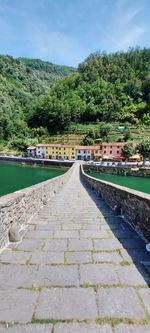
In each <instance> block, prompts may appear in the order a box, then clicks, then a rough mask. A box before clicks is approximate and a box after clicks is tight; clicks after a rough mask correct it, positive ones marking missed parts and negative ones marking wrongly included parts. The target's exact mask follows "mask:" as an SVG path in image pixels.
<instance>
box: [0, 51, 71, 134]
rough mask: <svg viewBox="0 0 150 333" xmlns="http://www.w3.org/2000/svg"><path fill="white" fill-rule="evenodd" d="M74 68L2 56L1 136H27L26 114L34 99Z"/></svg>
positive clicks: (0, 87)
mask: <svg viewBox="0 0 150 333" xmlns="http://www.w3.org/2000/svg"><path fill="white" fill-rule="evenodd" d="M74 71H75V69H74V68H72V67H67V66H59V65H54V64H52V63H49V62H44V61H41V60H38V59H26V58H19V59H14V58H13V57H11V56H2V55H1V56H0V138H1V139H5V140H8V139H9V138H10V137H12V136H13V135H17V136H19V135H21V134H23V135H26V133H27V132H28V131H27V123H26V117H27V115H28V112H29V110H30V109H31V102H33V101H34V100H35V99H36V98H37V97H38V96H40V95H43V94H45V93H46V92H47V91H48V90H49V89H50V87H51V86H52V85H53V84H54V83H56V82H57V81H58V79H60V78H62V77H63V76H65V75H69V74H70V73H73V72H74Z"/></svg>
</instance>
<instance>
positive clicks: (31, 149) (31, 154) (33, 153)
mask: <svg viewBox="0 0 150 333" xmlns="http://www.w3.org/2000/svg"><path fill="white" fill-rule="evenodd" d="M27 156H28V157H36V147H34V146H31V147H28V148H27Z"/></svg>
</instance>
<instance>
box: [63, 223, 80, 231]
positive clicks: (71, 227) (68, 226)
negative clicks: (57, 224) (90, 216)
mask: <svg viewBox="0 0 150 333" xmlns="http://www.w3.org/2000/svg"><path fill="white" fill-rule="evenodd" d="M81 228H82V224H75V223H68V224H67V223H65V224H62V229H63V230H80V229H81Z"/></svg>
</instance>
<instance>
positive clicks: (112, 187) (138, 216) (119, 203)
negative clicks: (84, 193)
mask: <svg viewBox="0 0 150 333" xmlns="http://www.w3.org/2000/svg"><path fill="white" fill-rule="evenodd" d="M81 177H82V180H83V181H84V182H85V183H86V184H87V185H89V186H90V187H91V188H92V189H93V190H95V191H96V192H97V193H98V195H99V196H100V197H101V198H103V199H104V200H105V201H106V202H107V204H108V205H109V206H110V207H111V208H112V209H114V210H115V208H116V207H117V208H118V211H121V215H122V216H124V218H125V220H126V221H127V222H129V223H130V224H131V225H132V226H133V227H134V229H135V230H136V231H137V232H138V233H140V234H141V235H142V236H143V237H144V238H145V239H146V240H147V241H149V242H150V195H149V194H146V193H142V192H139V191H135V190H131V189H128V188H126V187H123V186H119V185H116V184H112V183H109V182H106V181H103V180H99V179H95V178H93V177H90V176H88V175H87V174H86V173H85V172H84V170H83V167H82V166H81Z"/></svg>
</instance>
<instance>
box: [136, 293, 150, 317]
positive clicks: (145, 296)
mask: <svg viewBox="0 0 150 333" xmlns="http://www.w3.org/2000/svg"><path fill="white" fill-rule="evenodd" d="M139 294H140V296H141V297H142V300H143V302H144V304H145V306H146V308H147V310H148V312H149V313H150V289H149V288H143V289H139Z"/></svg>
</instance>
